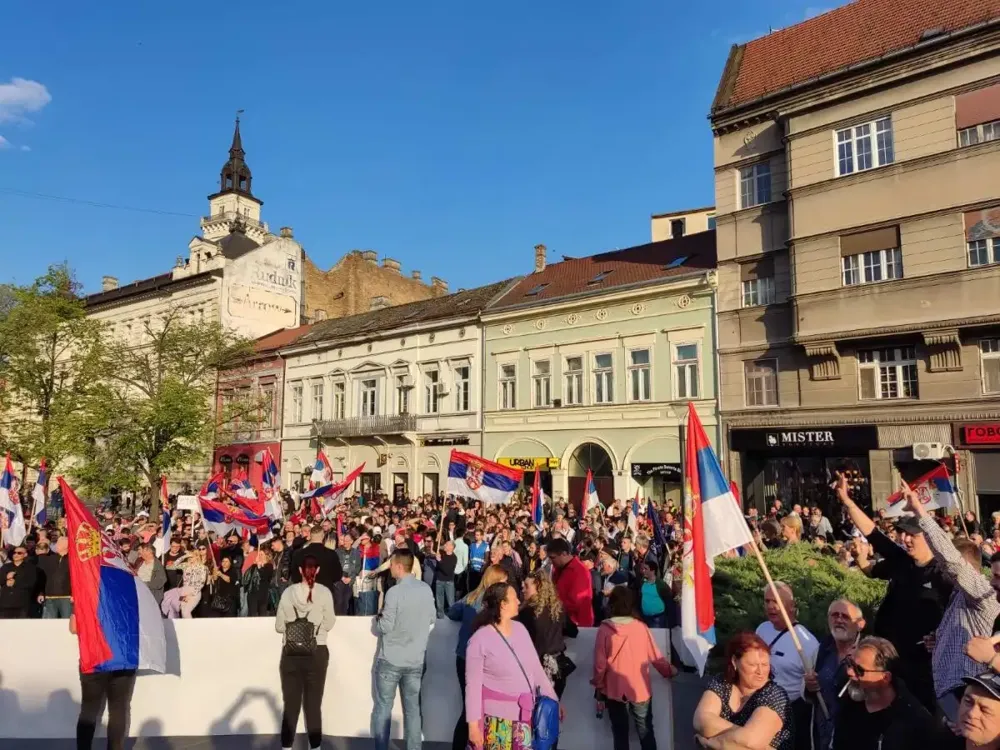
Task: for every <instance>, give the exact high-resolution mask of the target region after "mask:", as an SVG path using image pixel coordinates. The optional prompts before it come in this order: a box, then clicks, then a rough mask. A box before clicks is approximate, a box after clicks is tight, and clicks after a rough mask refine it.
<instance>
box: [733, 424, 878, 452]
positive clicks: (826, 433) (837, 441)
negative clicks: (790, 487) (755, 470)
mask: <svg viewBox="0 0 1000 750" xmlns="http://www.w3.org/2000/svg"><path fill="white" fill-rule="evenodd" d="M729 447H730V448H731V449H732V450H735V451H746V450H759V451H780V450H786V449H797V450H802V449H809V448H817V449H822V448H836V449H848V448H854V449H859V450H872V449H874V448H878V429H877V428H876V427H875V426H873V425H864V426H859V427H806V428H803V427H788V428H781V427H778V428H773V429H768V430H733V431H732V432H731V433H730V435H729Z"/></svg>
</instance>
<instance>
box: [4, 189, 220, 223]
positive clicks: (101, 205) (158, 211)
mask: <svg viewBox="0 0 1000 750" xmlns="http://www.w3.org/2000/svg"><path fill="white" fill-rule="evenodd" d="M0 193H5V194H7V195H14V196H17V197H19V198H35V199H38V200H49V201H62V202H63V203H75V204H77V205H80V206H91V207H92V208H110V209H114V210H116V211H133V212H135V213H142V214H159V215H160V216H183V217H184V218H186V219H188V218H191V219H198V218H201V217H200V216H198V215H196V214H188V213H181V212H180V211H164V210H163V209H159V208H140V207H139V206H122V205H119V204H117V203H101V202H99V201H90V200H86V199H85V198H72V197H69V196H66V195H49V194H47V193H32V192H29V191H27V190H17V189H16V188H7V187H0Z"/></svg>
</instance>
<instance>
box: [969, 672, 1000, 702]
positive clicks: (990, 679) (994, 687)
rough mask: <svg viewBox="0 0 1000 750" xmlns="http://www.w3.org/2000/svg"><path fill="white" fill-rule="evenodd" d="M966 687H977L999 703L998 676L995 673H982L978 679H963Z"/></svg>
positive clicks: (999, 687)
mask: <svg viewBox="0 0 1000 750" xmlns="http://www.w3.org/2000/svg"><path fill="white" fill-rule="evenodd" d="M962 682H964V683H965V684H966V685H977V686H978V687H981V688H982V689H983V690H985V691H986V692H987V693H989V694H990V695H991V696H993V697H994V698H995V699H996V700H998V701H1000V675H998V674H996V673H995V672H983V673H982V674H981V675H979V676H978V677H963V678H962Z"/></svg>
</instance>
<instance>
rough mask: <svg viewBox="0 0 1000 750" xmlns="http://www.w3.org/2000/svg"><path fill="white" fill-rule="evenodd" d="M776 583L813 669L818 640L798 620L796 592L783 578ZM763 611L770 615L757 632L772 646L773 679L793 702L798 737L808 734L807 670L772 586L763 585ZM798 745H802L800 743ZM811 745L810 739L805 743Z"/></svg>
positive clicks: (807, 735)
mask: <svg viewBox="0 0 1000 750" xmlns="http://www.w3.org/2000/svg"><path fill="white" fill-rule="evenodd" d="M774 587H775V588H776V589H777V590H778V593H779V594H780V595H781V601H782V603H783V604H784V605H785V611H786V612H788V616H789V617H790V618H791V620H792V623H794V627H795V634H796V635H797V636H798V637H799V643H801V644H802V650H803V652H805V656H806V661H807V662H808V663H809V670H810V671H812V669H813V668H814V667H815V664H816V654H817V652H818V651H819V641H818V640H816V636H814V635H813V634H812V633H810V632H809V630H808V629H807V628H806V627H805V626H804V625H800V624H799V623H798V621H797V620H796V617H795V615H796V607H795V594H794V593H793V592H792V587H791V586H789V585H788V584H787V583H784V582H783V581H775V582H774ZM764 614H765V615H766V616H767V621H766V622H762V623H761V624H760V625H758V626H757V635H759V636H760V637H761V638H762V639H763V640H764V643H766V644H768V647H769V648H770V651H771V671H772V672H773V673H774V681H775V682H776V683H778V685H780V686H781V687H782V688H784V690H785V692H786V693H788V700H789V701H791V703H792V715H793V717H794V718H795V733H796V737H799V736H801V737H804V738H808V737H809V718H810V713H811V710H810V705H809V703H807V702H806V701H805V700H803V699H802V693H803V691H804V690H805V674H806V670H805V668H804V667H803V666H802V659H801V658H800V657H799V652H798V651H797V650H796V649H795V641H793V640H792V635H791V633H789V632H788V629H787V628H786V627H785V620H784V618H783V617H782V616H781V609H780V607H779V606H778V601H777V599H775V597H774V592H773V591H771V587H770V586H768V587H766V588H765V589H764ZM796 746H797V747H799V745H798V744H797V745H796ZM808 746H809V745H808V742H807V743H806V744H805V745H804V747H808Z"/></svg>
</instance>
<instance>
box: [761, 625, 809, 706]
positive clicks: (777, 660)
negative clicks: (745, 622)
mask: <svg viewBox="0 0 1000 750" xmlns="http://www.w3.org/2000/svg"><path fill="white" fill-rule="evenodd" d="M783 631H784V632H783ZM779 633H780V634H781V637H780V638H778V635H779ZM795 633H796V635H798V637H799V642H800V643H801V644H802V650H803V651H804V652H805V654H806V661H808V662H809V663H810V664H812V665H815V664H816V654H817V652H818V651H819V641H817V640H816V636H814V635H813V634H812V633H810V632H809V631H808V630H807V629H806V627H805V625H798V624H797V625H796V626H795ZM757 635H759V636H760V637H761V638H762V639H763V640H764V643H767V644H768V645H770V646H771V671H772V672H773V673H774V681H775V682H776V683H778V684H779V685H780V686H781V687H783V688H784V689H785V692H786V693H788V699H789V700H793V701H795V700H798V699H799V698H801V697H802V691H803V689H804V687H805V682H804V680H805V670H804V669H803V668H802V660H801V659H800V658H799V652H798V651H796V650H795V641H793V640H792V636H791V634H790V633H789V632H788V631H785V630H784V628H782V629H780V630H779V629H778V628H775V627H774V625H772V624H771V623H770V622H763V623H761V624H760V625H759V626H758V627H757Z"/></svg>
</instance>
